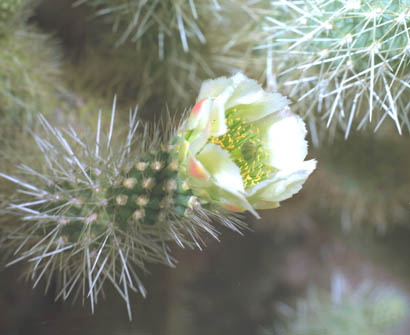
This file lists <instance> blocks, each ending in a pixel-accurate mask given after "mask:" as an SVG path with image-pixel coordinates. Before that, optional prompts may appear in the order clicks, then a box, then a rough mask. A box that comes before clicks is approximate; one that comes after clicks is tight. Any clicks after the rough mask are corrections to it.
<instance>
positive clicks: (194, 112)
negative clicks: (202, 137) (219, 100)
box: [191, 98, 209, 117]
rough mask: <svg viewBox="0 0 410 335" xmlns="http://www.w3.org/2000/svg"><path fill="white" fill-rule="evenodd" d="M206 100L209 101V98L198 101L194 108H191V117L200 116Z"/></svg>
mask: <svg viewBox="0 0 410 335" xmlns="http://www.w3.org/2000/svg"><path fill="white" fill-rule="evenodd" d="M207 100H209V98H203V99H202V100H200V101H199V102H197V103H196V104H195V105H194V107H192V110H191V116H196V117H198V115H199V114H200V112H201V110H203V109H202V106H203V104H204V102H206V101H207Z"/></svg>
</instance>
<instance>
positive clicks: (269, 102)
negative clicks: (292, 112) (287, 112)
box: [235, 92, 289, 122]
mask: <svg viewBox="0 0 410 335" xmlns="http://www.w3.org/2000/svg"><path fill="white" fill-rule="evenodd" d="M249 99H250V97H249ZM288 104H289V100H288V99H286V98H285V97H284V96H283V95H281V94H279V93H266V92H263V94H262V95H261V96H260V97H259V98H258V99H257V100H256V101H255V102H253V103H250V104H247V105H246V104H241V105H237V106H235V108H236V109H237V110H238V112H237V114H238V116H240V117H242V118H243V120H244V121H245V122H252V121H257V120H260V119H262V118H264V117H267V116H269V115H271V114H273V113H276V112H278V111H280V110H281V109H283V108H285V107H286V106H287V105H288Z"/></svg>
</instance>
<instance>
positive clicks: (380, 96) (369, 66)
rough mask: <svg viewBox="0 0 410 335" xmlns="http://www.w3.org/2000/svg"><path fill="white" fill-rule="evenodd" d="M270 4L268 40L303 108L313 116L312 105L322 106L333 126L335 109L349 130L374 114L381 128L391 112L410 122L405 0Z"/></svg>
mask: <svg viewBox="0 0 410 335" xmlns="http://www.w3.org/2000/svg"><path fill="white" fill-rule="evenodd" d="M272 5H273V7H272V13H273V14H272V15H271V16H268V17H267V20H268V21H269V22H270V23H269V25H268V26H267V27H266V31H267V32H268V43H267V44H265V45H264V46H262V47H263V48H268V49H269V50H271V52H273V53H274V54H275V55H276V56H277V57H276V59H277V61H278V62H279V63H278V67H280V70H281V71H282V72H281V73H280V74H279V76H278V80H279V83H280V84H281V85H282V86H283V88H284V89H286V88H288V89H289V91H290V93H289V94H290V95H291V96H293V97H295V98H296V99H298V101H300V107H301V108H302V109H301V110H300V112H301V113H303V114H308V115H309V116H310V117H312V119H314V118H315V116H314V114H313V113H314V112H319V113H322V115H321V116H320V117H321V118H327V126H328V127H329V126H330V123H331V121H332V120H333V119H334V118H336V117H337V118H338V121H339V123H340V124H341V125H342V127H343V128H344V129H345V136H346V137H347V136H348V135H349V132H350V130H351V128H352V126H353V125H354V124H356V126H357V128H358V129H360V128H362V127H364V126H365V125H366V123H367V122H368V121H372V118H374V115H376V116H377V124H376V126H375V129H378V128H379V127H380V125H381V123H382V122H383V120H385V119H386V118H391V119H392V120H393V122H394V123H395V125H396V128H397V129H398V131H399V132H401V127H402V126H403V125H406V126H407V128H409V129H410V123H409V121H408V119H407V113H408V109H409V105H408V104H407V100H406V99H405V96H406V95H407V92H408V84H407V82H408V79H409V72H408V71H407V67H408V64H409V59H410V57H409V51H408V50H409V45H410V38H409V32H410V30H409V29H410V28H409V23H410V12H409V11H408V1H407V0H403V1H384V0H379V1H360V0H346V1H340V0H332V1H310V0H309V1H296V2H295V1H288V0H277V1H273V2H272ZM289 56H290V57H289ZM301 60H302V61H301ZM307 102H308V103H309V104H310V107H308V108H306V103H307ZM366 110H367V111H366ZM359 117H361V119H360V120H359V121H358V122H355V123H354V120H355V119H357V118H359ZM312 131H314V129H312ZM312 137H313V136H312Z"/></svg>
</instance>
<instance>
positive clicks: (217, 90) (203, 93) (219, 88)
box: [197, 77, 232, 102]
mask: <svg viewBox="0 0 410 335" xmlns="http://www.w3.org/2000/svg"><path fill="white" fill-rule="evenodd" d="M230 86H232V79H231V78H226V77H220V78H217V79H211V80H206V81H204V82H203V83H202V86H201V89H200V91H199V95H198V98H197V102H198V101H200V100H202V99H204V98H216V97H217V96H218V95H219V94H221V93H222V92H223V91H224V90H225V89H226V88H227V87H230Z"/></svg>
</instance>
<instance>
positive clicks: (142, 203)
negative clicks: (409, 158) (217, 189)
mask: <svg viewBox="0 0 410 335" xmlns="http://www.w3.org/2000/svg"><path fill="white" fill-rule="evenodd" d="M114 117H115V102H114V107H113V112H112V114H111V122H110V126H109V130H108V134H107V136H106V139H105V141H104V140H103V137H104V136H103V134H104V131H103V129H102V125H101V124H102V122H101V112H100V113H99V118H98V127H97V135H96V137H95V143H87V142H85V141H84V140H83V139H81V138H79V136H78V135H77V133H76V132H75V131H74V129H72V128H70V129H68V130H66V131H64V132H61V131H60V130H58V129H56V128H54V127H53V126H51V125H50V124H49V123H48V122H47V120H46V119H45V118H44V117H42V116H40V122H41V124H42V126H43V128H44V130H45V132H46V135H47V137H46V138H41V137H39V136H37V135H34V138H35V141H36V142H37V145H38V147H39V148H40V150H41V152H42V154H43V159H44V162H45V163H46V166H45V171H36V170H34V169H33V168H31V167H28V166H26V165H21V166H20V167H19V168H20V171H21V172H22V174H24V175H26V176H27V177H26V179H28V180H30V179H32V181H26V179H25V180H22V179H21V178H16V177H13V176H9V175H5V174H0V177H3V178H5V179H8V180H9V181H11V182H13V183H15V184H16V185H17V186H18V187H19V189H18V190H17V192H18V193H19V194H20V198H21V200H20V201H19V202H17V201H16V202H15V203H12V204H10V205H9V206H8V208H7V209H4V210H2V212H11V213H14V214H17V215H18V216H19V217H20V218H21V223H19V225H18V226H19V227H18V228H17V229H15V230H14V231H13V232H12V233H11V234H9V236H8V240H9V241H10V244H13V245H17V246H18V247H17V248H16V249H17V250H16V251H15V259H14V260H12V261H11V262H10V263H9V265H11V264H14V263H16V262H20V261H23V260H28V261H29V264H30V265H31V266H30V268H31V269H30V271H29V277H30V278H31V279H33V280H34V286H36V285H37V284H38V282H39V281H40V280H41V279H45V281H46V283H47V284H46V289H47V288H48V287H49V285H50V282H51V280H52V277H53V275H54V274H55V273H57V274H58V278H59V280H58V285H59V292H58V293H57V298H63V299H67V298H68V297H69V296H70V295H75V296H78V295H80V294H81V295H82V296H83V299H85V298H89V300H90V303H91V308H92V310H94V305H95V303H96V302H97V301H98V296H99V295H100V294H101V293H102V290H103V283H104V282H105V281H109V282H111V284H112V285H113V286H114V287H115V289H116V290H117V291H118V293H119V294H120V295H121V296H122V298H123V299H124V300H125V302H126V304H127V309H128V313H129V316H130V318H131V310H130V302H129V292H130V291H135V292H140V293H141V294H142V295H143V296H145V295H146V292H145V289H144V286H143V284H142V282H141V280H140V274H139V273H138V272H141V271H142V272H147V269H146V264H147V263H163V264H166V265H168V266H175V260H174V259H173V257H172V256H171V255H170V247H169V242H171V241H174V242H176V243H177V245H179V246H180V247H182V248H185V247H190V248H194V247H198V248H201V247H202V246H203V245H204V241H203V238H202V236H201V233H202V232H206V233H208V234H210V235H211V236H213V237H214V238H217V232H216V230H215V228H214V227H213V226H211V219H214V220H219V221H220V222H221V223H222V224H223V225H225V226H227V227H229V228H231V229H234V230H236V231H239V229H240V228H243V227H244V226H243V223H241V221H240V220H239V219H238V218H237V217H235V216H234V215H233V214H230V213H228V212H226V211H223V210H215V209H212V210H211V209H210V208H209V209H207V208H202V207H201V204H200V202H199V201H198V200H197V199H196V197H194V196H193V195H192V192H191V191H190V189H189V187H186V186H185V185H184V187H183V185H182V182H181V181H180V180H179V179H178V172H177V170H178V165H175V164H174V162H173V161H172V159H171V158H172V157H171V156H170V154H169V148H168V143H169V138H170V136H171V135H172V130H171V131H170V130H169V129H168V130H167V134H165V135H164V136H161V134H160V130H159V129H154V130H153V131H150V130H149V128H148V126H145V127H144V129H143V131H142V134H139V133H138V132H137V129H138V127H139V126H140V125H139V122H138V121H137V118H136V113H131V114H130V122H129V128H128V132H127V135H126V138H125V140H124V141H123V142H122V143H118V140H117V139H116V137H115V136H114ZM168 127H171V129H172V126H170V125H169V124H168ZM137 269H139V270H137Z"/></svg>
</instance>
